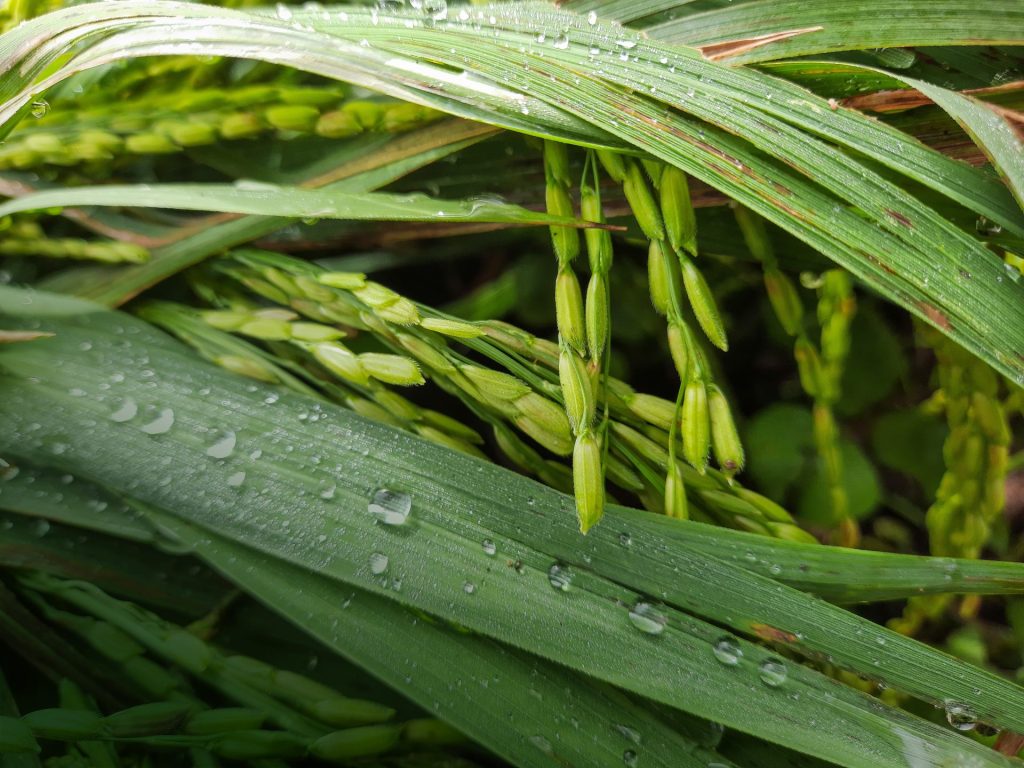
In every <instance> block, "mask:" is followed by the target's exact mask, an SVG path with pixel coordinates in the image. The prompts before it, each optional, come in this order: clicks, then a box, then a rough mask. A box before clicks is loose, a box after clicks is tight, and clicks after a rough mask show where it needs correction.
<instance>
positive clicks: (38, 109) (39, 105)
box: [32, 99, 50, 117]
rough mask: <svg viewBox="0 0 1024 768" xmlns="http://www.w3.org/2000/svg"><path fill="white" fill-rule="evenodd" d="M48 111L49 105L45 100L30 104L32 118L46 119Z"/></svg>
mask: <svg viewBox="0 0 1024 768" xmlns="http://www.w3.org/2000/svg"><path fill="white" fill-rule="evenodd" d="M49 111H50V104H49V102H47V101H46V99H40V100H39V101H33V102H32V117H46V113H47V112H49Z"/></svg>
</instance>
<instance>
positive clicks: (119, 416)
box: [110, 397, 139, 422]
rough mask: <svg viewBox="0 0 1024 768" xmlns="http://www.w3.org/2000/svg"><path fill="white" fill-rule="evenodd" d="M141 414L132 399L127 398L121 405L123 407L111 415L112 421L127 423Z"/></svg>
mask: <svg viewBox="0 0 1024 768" xmlns="http://www.w3.org/2000/svg"><path fill="white" fill-rule="evenodd" d="M138 412H139V406H138V404H137V403H136V402H135V401H134V400H132V399H131V398H130V397H128V398H125V401H124V402H123V403H121V407H120V408H118V409H117V410H116V411H114V412H113V413H112V414H110V420H111V421H117V422H125V421H131V420H132V419H134V418H135V416H136V415H137V414H138Z"/></svg>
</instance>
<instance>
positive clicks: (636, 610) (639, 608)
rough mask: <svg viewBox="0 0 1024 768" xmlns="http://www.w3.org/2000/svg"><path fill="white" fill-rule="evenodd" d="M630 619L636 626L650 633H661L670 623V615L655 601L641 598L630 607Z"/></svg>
mask: <svg viewBox="0 0 1024 768" xmlns="http://www.w3.org/2000/svg"><path fill="white" fill-rule="evenodd" d="M629 620H630V621H631V622H633V626H634V627H636V628H637V629H639V630H640V631H641V632H644V633H646V634H648V635H660V634H661V633H662V632H664V631H665V625H666V624H668V617H666V616H665V614H664V613H662V612H661V611H660V610H659V609H658V607H657V606H656V605H655V604H654V603H648V602H647V601H646V600H641V601H640V602H638V603H637V604H636V605H634V606H633V607H632V608H630V609H629Z"/></svg>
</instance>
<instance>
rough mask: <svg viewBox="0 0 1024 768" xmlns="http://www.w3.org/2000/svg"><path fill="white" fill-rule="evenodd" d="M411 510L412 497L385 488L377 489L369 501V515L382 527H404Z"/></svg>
mask: <svg viewBox="0 0 1024 768" xmlns="http://www.w3.org/2000/svg"><path fill="white" fill-rule="evenodd" d="M411 509H412V496H410V495H409V494H407V493H400V492H398V491H389V490H388V489H387V488H378V489H377V490H376V491H374V492H373V498H372V499H370V506H369V510H370V514H371V515H373V516H374V517H375V518H377V522H379V523H383V524H384V525H405V521H406V520H408V519H409V510H411Z"/></svg>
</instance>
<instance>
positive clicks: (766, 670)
mask: <svg viewBox="0 0 1024 768" xmlns="http://www.w3.org/2000/svg"><path fill="white" fill-rule="evenodd" d="M757 673H758V676H759V677H760V678H761V682H762V683H764V684H765V685H767V686H768V687H769V688H778V687H779V686H780V685H782V684H783V683H784V682H786V675H787V674H788V672H787V671H786V665H785V664H783V663H782V662H781V661H779V660H778V659H765V660H764V661H762V662H761V665H760V666H759V667H758V668H757Z"/></svg>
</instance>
